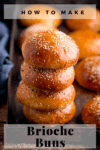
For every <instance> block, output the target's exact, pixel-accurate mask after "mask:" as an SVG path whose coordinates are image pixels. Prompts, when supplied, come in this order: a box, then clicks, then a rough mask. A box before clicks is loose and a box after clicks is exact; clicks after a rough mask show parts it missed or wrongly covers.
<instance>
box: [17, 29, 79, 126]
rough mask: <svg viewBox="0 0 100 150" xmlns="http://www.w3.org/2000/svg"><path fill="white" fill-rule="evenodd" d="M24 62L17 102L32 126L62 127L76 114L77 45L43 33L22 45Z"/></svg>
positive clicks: (62, 36) (62, 35)
mask: <svg viewBox="0 0 100 150" xmlns="http://www.w3.org/2000/svg"><path fill="white" fill-rule="evenodd" d="M22 55H23V57H24V62H23V63H22V65H21V70H20V73H21V78H22V81H21V82H20V83H19V86H18V88H17V92H16V95H17V99H18V101H19V102H21V103H22V104H24V108H23V113H24V115H25V117H26V118H27V119H28V120H29V121H30V122H31V123H38V124H63V123H67V122H68V121H70V120H71V119H72V118H73V116H74V114H75V111H76V107H75V104H74V98H75V89H74V86H73V85H72V83H73V81H74V76H75V73H74V68H73V65H74V64H76V62H77V61H78V58H79V50H78V47H77V45H76V44H75V42H74V41H73V40H72V39H71V38H70V37H69V36H67V35H66V34H65V33H63V32H61V31H58V30H53V29H50V30H48V29H47V30H40V31H38V32H36V33H34V34H32V35H31V36H29V37H28V38H27V39H26V40H25V41H24V42H23V44H22Z"/></svg>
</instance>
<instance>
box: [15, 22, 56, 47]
mask: <svg viewBox="0 0 100 150" xmlns="http://www.w3.org/2000/svg"><path fill="white" fill-rule="evenodd" d="M52 28H54V27H50V26H45V25H43V24H41V23H40V24H34V25H31V26H29V27H27V28H26V29H24V30H23V31H22V32H21V34H20V36H19V39H18V47H19V48H21V47H22V44H23V42H24V41H25V39H26V38H27V37H29V36H31V35H32V34H33V33H35V32H37V31H39V30H45V29H52Z"/></svg>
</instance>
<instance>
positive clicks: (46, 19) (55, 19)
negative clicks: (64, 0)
mask: <svg viewBox="0 0 100 150" xmlns="http://www.w3.org/2000/svg"><path fill="white" fill-rule="evenodd" d="M24 10H25V14H21V15H20V17H19V21H20V23H21V24H22V25H23V26H25V27H28V26H31V25H33V24H37V23H43V24H44V25H48V26H51V27H57V26H59V25H60V23H61V15H60V12H59V11H58V10H56V9H55V8H53V7H50V6H48V5H42V4H41V5H39V4H38V5H34V6H29V7H26V8H25V9H24ZM29 10H30V11H32V14H31V15H29V14H28V11H29ZM35 10H37V11H40V13H39V14H36V15H35V13H34V11H35ZM46 10H49V12H48V14H46ZM52 10H55V11H56V13H55V14H54V15H52V14H51V11H52Z"/></svg>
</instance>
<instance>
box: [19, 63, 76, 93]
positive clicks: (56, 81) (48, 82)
mask: <svg viewBox="0 0 100 150" xmlns="http://www.w3.org/2000/svg"><path fill="white" fill-rule="evenodd" d="M21 77H22V80H23V82H24V83H25V84H27V85H28V86H32V87H34V88H36V89H37V88H38V89H42V90H48V91H53V92H56V91H61V90H63V89H65V88H67V87H68V86H70V85H71V84H72V82H73V81H74V77H75V73H74V68H73V66H72V67H69V68H66V69H57V70H56V69H45V68H37V67H35V66H32V65H30V64H29V63H27V62H26V61H24V62H23V63H22V65H21Z"/></svg>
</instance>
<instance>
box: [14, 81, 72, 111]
mask: <svg viewBox="0 0 100 150" xmlns="http://www.w3.org/2000/svg"><path fill="white" fill-rule="evenodd" d="M16 95H17V99H18V101H19V102H20V103H22V104H24V105H27V106H29V107H31V108H34V109H36V110H45V111H48V110H52V109H58V108H64V106H65V105H66V104H69V103H71V102H72V101H73V100H74V98H75V89H74V86H73V85H70V86H69V87H68V88H66V89H65V90H63V91H60V92H56V93H55V92H48V91H46V93H44V91H37V90H34V89H33V88H31V87H28V86H27V85H25V84H24V83H23V82H20V84H19V86H18V88H17V92H16Z"/></svg>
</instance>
